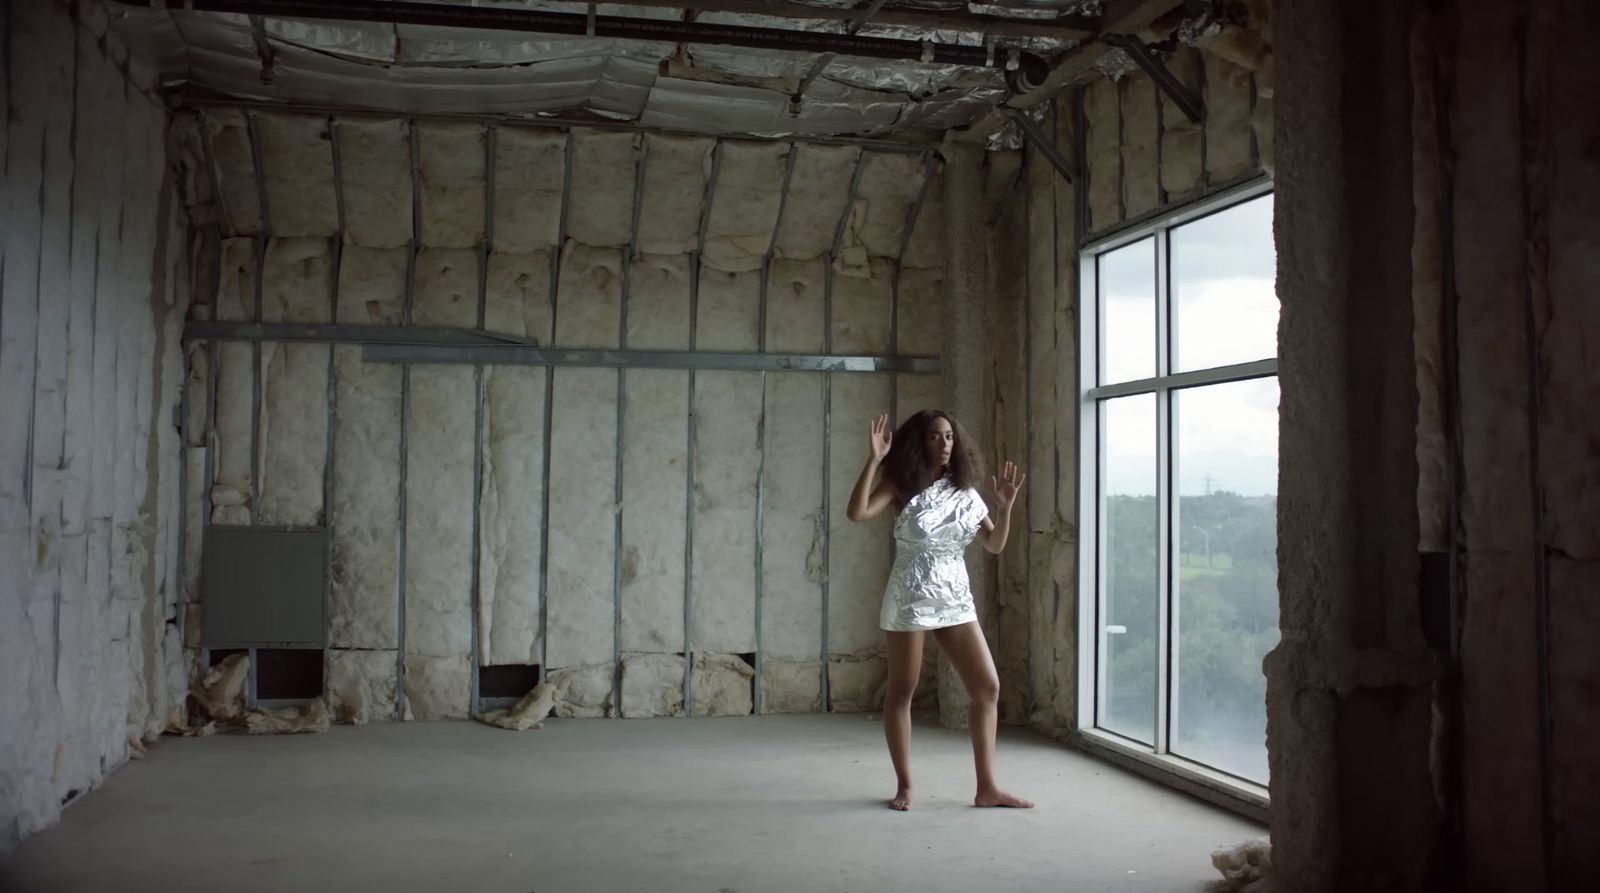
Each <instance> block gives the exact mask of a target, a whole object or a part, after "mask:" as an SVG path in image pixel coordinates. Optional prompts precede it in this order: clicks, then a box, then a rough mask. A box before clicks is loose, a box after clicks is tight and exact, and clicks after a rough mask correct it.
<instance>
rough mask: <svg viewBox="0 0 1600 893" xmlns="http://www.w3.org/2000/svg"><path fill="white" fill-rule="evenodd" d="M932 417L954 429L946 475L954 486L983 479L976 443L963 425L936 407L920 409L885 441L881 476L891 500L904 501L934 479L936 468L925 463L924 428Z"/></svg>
mask: <svg viewBox="0 0 1600 893" xmlns="http://www.w3.org/2000/svg"><path fill="white" fill-rule="evenodd" d="M934 419H944V420H945V421H947V422H949V423H950V430H951V431H952V432H954V433H955V443H954V444H952V445H951V447H950V477H951V479H952V480H953V481H954V483H955V485H956V487H957V488H962V489H965V488H967V487H977V486H978V483H979V482H980V481H982V480H983V474H984V470H983V457H982V456H981V455H980V454H979V453H978V445H977V443H976V442H975V441H974V440H973V439H972V438H970V437H968V436H967V432H966V429H964V428H962V427H961V423H960V422H958V421H956V420H955V418H953V417H952V416H951V415H950V414H949V413H946V412H944V411H943V410H939V409H924V410H922V411H921V412H917V413H913V414H912V416H911V417H910V418H908V419H906V420H905V422H904V423H902V424H901V425H900V428H899V430H897V431H895V432H894V438H893V439H892V440H890V441H889V455H888V456H885V457H884V460H883V476H884V478H885V479H887V480H888V481H889V482H890V483H891V484H893V485H894V489H895V502H896V503H898V504H899V505H902V506H903V505H905V504H906V503H908V502H910V501H911V498H912V497H914V496H916V495H917V494H918V493H921V492H922V491H923V490H926V489H927V488H928V486H929V485H930V484H932V483H933V482H934V481H936V480H938V479H939V477H940V475H939V472H940V469H938V468H934V467H932V466H931V465H929V463H928V452H927V441H928V428H929V427H930V426H931V425H932V424H933V420H934Z"/></svg>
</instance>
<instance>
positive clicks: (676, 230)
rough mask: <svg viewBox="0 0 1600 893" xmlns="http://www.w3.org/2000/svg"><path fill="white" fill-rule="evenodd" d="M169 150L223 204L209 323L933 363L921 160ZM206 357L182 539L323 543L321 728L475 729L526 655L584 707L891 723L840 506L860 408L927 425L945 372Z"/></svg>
mask: <svg viewBox="0 0 1600 893" xmlns="http://www.w3.org/2000/svg"><path fill="white" fill-rule="evenodd" d="M178 130H179V132H180V133H182V134H184V135H185V137H184V138H185V139H186V140H187V141H188V142H189V143H191V144H192V145H194V146H195V147H197V151H198V152H199V157H198V160H197V162H196V167H197V176H198V177H199V178H200V179H204V180H207V181H208V182H209V181H211V180H214V181H215V182H216V183H217V184H218V188H217V195H218V197H219V201H218V202H217V203H216V205H217V207H216V208H215V209H214V210H208V209H196V213H197V215H199V216H198V218H197V219H212V218H209V217H206V216H205V215H206V214H208V213H209V214H212V215H214V219H215V220H216V222H217V226H216V232H215V233H214V237H213V238H212V239H211V240H210V241H206V240H200V242H198V243H197V250H198V251H199V252H200V255H201V257H202V258H203V259H204V265H205V266H207V267H208V268H211V269H216V270H218V271H219V272H218V273H217V277H216V284H215V287H214V288H213V289H212V290H211V292H210V293H209V294H208V295H207V296H206V300H205V301H204V302H203V304H204V306H203V307H202V308H199V309H197V314H196V315H197V318H199V317H201V316H204V315H210V316H212V317H214V318H217V319H221V320H229V321H253V320H257V319H260V320H263V321H266V322H288V323H300V324H310V325H315V324H320V323H326V322H336V323H338V324H340V325H341V326H356V327H371V328H372V329H373V330H374V331H375V330H376V329H377V327H385V326H388V327H393V326H399V325H414V326H425V327H433V328H441V327H442V328H456V329H477V328H483V329H486V330H488V331H491V332H496V333H501V334H505V335H509V336H512V337H514V338H516V339H521V340H525V341H527V342H530V343H532V344H537V345H546V346H553V347H556V348H573V349H577V348H591V349H592V348H603V349H621V350H625V351H670V352H687V351H695V352H699V353H702V354H704V353H712V352H714V353H734V354H745V353H749V354H759V353H764V352H765V353H788V354H823V353H833V354H847V355H872V356H884V355H890V354H894V353H902V354H911V355H921V356H937V354H938V350H939V345H938V339H937V336H936V335H934V334H930V333H936V332H937V327H938V323H937V313H938V307H939V304H940V301H939V297H938V295H939V292H940V290H941V289H942V272H941V270H942V264H943V251H942V248H941V245H942V241H943V238H942V235H943V234H942V225H941V223H940V221H939V218H938V215H939V213H940V212H939V208H938V203H937V201H933V202H926V203H925V202H924V197H925V196H926V195H927V193H928V191H929V188H930V186H931V185H932V182H933V178H934V177H935V176H936V175H937V165H936V164H935V163H932V162H931V161H930V159H929V157H928V156H927V155H926V154H924V153H921V152H916V151H896V150H893V149H888V148H865V149H864V148H863V147H860V146H833V145H812V144H804V143H789V142H778V141H737V140H716V139H712V138H691V137H665V136H657V135H654V134H640V133H637V132H634V131H625V130H619V131H607V130H588V129H581V128H580V129H573V130H571V131H565V130H554V129H534V128H522V127H518V126H514V125H511V124H505V125H494V126H485V125H479V124H460V123H443V122H430V121H383V120H367V119H348V120H347V119H328V118H320V117H319V118H312V117H307V116H303V115H301V116H285V115H277V114H269V113H265V112H259V111H246V110H240V109H225V108H224V109H207V110H205V111H203V112H197V113H192V114H189V115H187V116H186V117H185V118H184V120H183V122H182V123H181V125H180V127H179V128H178ZM285 165H298V166H303V167H304V168H305V169H306V170H307V171H308V175H307V176H308V179H307V180H306V182H305V183H304V188H303V189H299V188H291V181H292V180H293V177H292V175H289V174H285V173H283V172H284V171H285V170H288V169H289V168H287V167H285ZM323 191H328V192H331V194H332V196H333V198H332V201H331V202H330V201H329V200H328V199H327V198H326V197H325V196H324V195H322V194H321V193H322V192H323ZM312 193H317V194H316V195H313V194H312ZM925 205H926V206H925ZM330 210H331V213H330ZM413 221H414V222H413ZM914 234H915V235H916V238H913V235H914ZM702 249H703V250H702ZM258 290H259V296H260V297H259V301H258V298H257V295H258ZM902 330H903V332H904V335H903V337H902V336H899V335H897V332H899V331H902ZM357 331H358V332H359V329H358V330H357ZM355 337H357V338H359V337H360V335H359V334H357V335H356V336H355ZM897 339H898V340H901V341H903V342H904V343H903V344H902V345H900V346H898V347H897V345H896V343H895V342H896V340H897ZM330 349H331V355H330ZM191 356H192V358H193V359H192V362H191V367H192V368H191V387H192V388H202V389H204V388H211V387H214V388H215V391H216V395H217V396H216V407H215V412H214V414H213V415H212V416H211V417H210V418H209V419H207V418H205V416H204V415H202V416H200V421H202V422H205V423H209V424H210V426H211V427H212V428H213V429H215V431H216V437H215V438H214V439H213V440H212V441H211V443H210V446H211V449H210V452H209V454H208V453H206V451H205V450H204V449H203V447H204V446H205V443H204V442H197V444H196V445H197V446H199V447H201V448H202V449H201V451H200V453H199V455H195V456H191V461H192V462H193V463H194V464H195V465H196V467H199V468H205V467H208V464H209V467H210V468H211V469H212V470H213V477H212V481H213V486H212V488H211V490H210V492H209V494H206V493H201V492H197V491H198V490H200V489H203V488H197V491H191V499H190V504H189V513H190V516H191V518H192V519H194V521H195V522H198V527H203V526H204V524H205V523H206V521H205V519H206V514H207V513H206V509H205V505H206V504H207V502H206V500H207V499H208V498H209V505H210V514H209V519H210V521H209V523H214V524H252V523H254V524H266V523H275V524H288V525H295V526H304V525H320V524H323V523H327V524H328V525H330V528H331V529H330V534H331V541H332V546H333V561H332V581H331V590H330V610H329V635H330V640H329V647H330V651H329V655H328V661H327V666H328V670H327V684H328V694H329V697H330V702H331V703H332V705H333V708H334V709H333V712H334V714H335V716H336V718H338V719H340V720H343V721H352V722H359V721H365V720H371V719H389V718H395V717H401V716H407V717H412V718H417V719H431V718H447V717H461V716H466V715H468V714H469V713H472V712H473V711H474V710H475V709H476V708H477V705H476V704H475V702H474V700H473V697H474V694H475V692H478V691H479V687H478V674H477V671H476V670H475V667H474V663H476V665H477V666H478V667H484V666H506V665H522V666H532V667H538V668H539V672H541V673H543V674H544V675H545V676H546V677H547V678H549V679H550V680H551V681H552V682H554V683H556V684H557V686H558V687H559V688H560V689H561V693H562V701H561V703H560V704H559V705H558V707H557V713H558V714H560V715H570V716H602V715H623V716H655V715H670V714H682V713H684V712H685V711H686V710H688V711H691V712H693V713H695V714H700V715H706V714H710V715H725V714H746V713H750V712H752V710H756V709H759V710H761V711H763V712H805V711H815V710H820V709H834V710H869V709H873V708H874V707H876V706H877V705H878V703H879V702H880V700H879V699H881V696H882V691H881V689H882V685H883V679H884V668H883V663H882V634H881V632H879V631H878V630H877V625H876V612H877V602H878V599H879V597H880V596H881V593H882V585H883V581H884V578H885V577H886V574H887V562H888V558H889V549H888V526H887V523H883V524H878V525H870V526H866V527H858V526H855V525H848V524H847V523H846V522H845V521H844V519H843V513H842V510H840V507H841V506H842V504H843V500H844V498H845V496H847V495H848V489H849V485H850V483H851V482H853V480H854V475H855V473H856V471H857V469H858V463H859V461H860V456H861V453H862V430H863V429H864V426H865V424H866V421H867V419H869V418H870V417H871V416H872V415H874V414H877V413H880V412H886V411H889V410H890V409H891V408H894V400H895V397H894V396H893V395H894V394H895V393H896V389H897V387H898V388H900V389H901V390H903V391H904V393H905V395H906V398H905V399H906V400H908V401H914V405H911V404H904V403H903V404H902V405H900V406H899V407H898V411H899V412H900V414H902V415H904V414H905V413H908V412H910V411H912V410H913V409H917V408H921V407H922V406H923V405H925V404H927V403H931V402H933V401H934V399H935V397H936V392H934V391H933V390H932V389H930V388H923V389H920V390H919V389H918V388H917V387H916V383H917V382H918V381H926V382H934V381H936V379H935V377H934V376H930V375H925V374H924V375H911V374H900V375H891V374H887V373H885V374H860V373H818V372H798V371H797V372H773V373H762V372H756V371H741V370H739V369H737V368H731V367H730V368H721V369H715V368H705V369H697V370H693V371H690V370H685V369H663V368H644V367H630V368H627V369H625V370H619V369H617V368H602V367H595V368H581V367H561V368H555V369H545V368H540V367H520V366H509V365H489V366H484V367H483V368H482V369H481V370H480V369H475V368H474V367H473V366H472V365H455V366H451V365H413V366H410V367H401V366H398V365H390V364H382V363H374V362H366V361H364V360H363V359H362V356H361V348H360V347H359V346H356V345H337V346H333V347H331V348H330V347H329V346H327V345H322V344H314V343H313V344H303V343H301V344H279V343H274V342H272V341H270V340H269V341H267V342H262V343H251V342H248V341H223V342H220V343H217V344H196V345H194V346H193V347H192V350H191ZM330 356H331V359H330ZM330 394H331V400H330V399H329V396H328V395H330ZM830 426H831V427H830ZM475 445H476V451H475V449H474V447H475ZM208 457H209V458H208ZM825 466H826V467H828V468H830V469H831V472H832V473H831V483H830V482H829V481H827V480H825V478H824V473H823V470H824V467H825ZM847 478H848V479H847ZM474 482H476V484H477V486H476V490H475V489H474ZM195 533H196V534H197V535H201V536H203V530H199V529H197V530H196V531H195ZM830 541H831V542H830ZM830 546H831V548H830ZM474 549H475V550H476V551H474ZM824 555H828V556H829V558H828V560H827V561H824ZM199 601H203V599H200V598H198V596H197V597H196V602H197V606H196V608H195V611H194V614H195V615H196V616H198V614H199V607H198V602H199ZM824 605H827V610H824ZM199 632H200V626H199V624H198V623H195V624H192V636H191V639H190V642H191V645H193V646H198V643H199V640H198V635H199ZM686 654H692V655H693V660H692V661H686V660H685V655H686ZM825 664H826V665H830V666H831V667H832V670H831V674H832V683H833V684H832V685H831V686H830V688H831V691H832V697H831V698H830V699H829V700H828V701H826V702H825V701H824V699H823V691H824V684H825V682H824V679H823V675H822V672H821V670H822V667H823V666H824V665H825Z"/></svg>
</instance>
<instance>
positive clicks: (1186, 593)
mask: <svg viewBox="0 0 1600 893" xmlns="http://www.w3.org/2000/svg"><path fill="white" fill-rule="evenodd" d="M1265 190H1266V187H1265V186H1264V185H1263V186H1257V187H1255V188H1253V189H1250V190H1246V191H1243V192H1239V193H1234V194H1232V195H1230V196H1226V197H1223V198H1220V199H1218V200H1215V201H1213V202H1211V203H1208V204H1207V205H1204V206H1198V207H1195V208H1192V209H1189V210H1187V211H1185V212H1182V213H1180V214H1176V215H1173V216H1172V217H1170V218H1168V219H1166V220H1163V221H1160V222H1157V223H1154V224H1151V225H1148V226H1145V227H1142V228H1141V229H1139V230H1137V231H1132V232H1128V233H1125V234H1121V235H1118V236H1116V237H1113V238H1112V239H1109V240H1107V241H1105V242H1103V243H1100V244H1092V245H1090V246H1089V248H1088V249H1087V250H1086V251H1085V253H1084V256H1083V263H1082V269H1083V279H1084V282H1083V291H1082V292H1081V294H1082V295H1083V296H1084V300H1083V308H1084V313H1083V315H1082V319H1083V326H1084V329H1083V339H1082V345H1083V369H1082V381H1083V384H1084V391H1083V407H1084V418H1083V426H1082V429H1081V430H1082V432H1083V434H1082V436H1083V444H1082V446H1083V452H1082V456H1083V462H1082V468H1083V497H1084V498H1083V518H1082V530H1083V532H1084V536H1083V539H1082V542H1083V562H1082V565H1081V567H1082V569H1083V573H1082V580H1083V598H1082V602H1081V603H1082V606H1083V623H1082V625H1081V628H1082V630H1083V636H1084V640H1083V643H1082V645H1083V648H1082V654H1083V665H1082V678H1083V679H1084V682H1085V685H1084V692H1083V693H1084V698H1083V699H1082V701H1083V702H1084V707H1083V709H1084V711H1085V714H1084V716H1083V717H1082V719H1083V721H1084V722H1083V725H1085V726H1092V727H1093V728H1094V729H1096V730H1097V732H1096V734H1099V735H1102V736H1105V737H1107V739H1108V740H1111V741H1113V742H1118V743H1120V746H1122V747H1124V748H1127V749H1130V750H1133V751H1142V752H1146V753H1149V754H1152V755H1156V756H1158V757H1159V756H1169V757H1177V758H1180V759H1182V760H1185V761H1188V762H1191V763H1198V764H1201V765H1203V766H1207V767H1210V768H1211V769H1213V770H1216V771H1218V772H1221V773H1225V774H1227V775H1231V776H1234V777H1237V778H1240V779H1243V780H1246V781H1249V782H1254V783H1257V784H1262V785H1265V784H1266V782H1267V753H1266V682H1265V679H1264V677H1263V675H1262V670H1261V660H1262V658H1263V657H1265V656H1266V653H1267V652H1268V651H1269V650H1271V648H1272V647H1273V646H1274V645H1275V644H1277V640H1278V589H1277V577H1278V574H1277V508H1278V506H1277V502H1278V500H1277V493H1278V381H1277V371H1278V361H1277V332H1278V300H1277V295H1276V291H1275V270H1276V268H1277V258H1276V255H1275V253H1274V250H1273V243H1272V195H1271V194H1270V193H1268V192H1266V191H1265Z"/></svg>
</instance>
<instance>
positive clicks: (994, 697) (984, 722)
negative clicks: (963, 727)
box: [889, 623, 1033, 809]
mask: <svg viewBox="0 0 1600 893" xmlns="http://www.w3.org/2000/svg"><path fill="white" fill-rule="evenodd" d="M933 635H934V638H936V639H937V640H938V642H939V650H940V651H943V652H944V656H945V659H946V660H948V661H950V663H951V665H952V666H954V667H955V668H956V672H957V673H959V674H961V681H962V683H964V684H965V685H966V687H967V696H968V697H969V698H971V700H972V708H971V713H970V714H969V716H968V719H967V725H968V726H969V727H970V728H971V730H972V760H973V762H974V763H975V764H976V766H977V770H978V794H977V796H976V797H975V798H973V803H974V804H976V805H978V806H1014V807H1019V808H1022V809H1027V808H1029V807H1031V806H1033V804H1032V803H1030V802H1028V801H1027V800H1024V799H1022V798H1021V797H1016V796H1013V795H1011V794H1008V793H1006V792H1005V791H1002V790H1000V788H999V786H998V785H996V784H995V781H994V736H995V726H996V724H997V723H998V722H999V719H1000V676H999V675H998V674H997V673H996V672H995V669H994V659H993V658H992V657H990V656H989V646H988V644H987V643H985V642H984V640H983V631H982V630H980V629H979V628H978V624H976V623H963V624H962V625H960V626H952V627H947V628H945V629H941V630H935V631H934V634H933ZM889 653H890V659H891V667H892V666H893V655H894V650H893V646H890V652H889ZM890 672H891V674H892V673H893V670H892V669H891V670H890ZM892 678H893V677H892V675H891V679H892ZM890 685H891V687H892V686H893V682H892V681H891V683H890Z"/></svg>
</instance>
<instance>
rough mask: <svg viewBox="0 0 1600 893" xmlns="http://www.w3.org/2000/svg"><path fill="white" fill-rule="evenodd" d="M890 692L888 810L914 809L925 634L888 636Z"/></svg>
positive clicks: (886, 704)
mask: <svg viewBox="0 0 1600 893" xmlns="http://www.w3.org/2000/svg"><path fill="white" fill-rule="evenodd" d="M886 635H887V636H888V639H889V689H888V691H887V692H886V693H885V694H884V696H883V737H884V739H885V740H886V741H888V742H889V759H890V760H891V761H892V762H893V763H894V777H895V784H896V788H895V792H894V799H893V800H890V801H889V808H890V809H894V810H898V811H900V812H904V811H906V810H908V809H910V808H911V700H912V698H913V697H914V696H915V695H916V693H917V680H918V679H919V678H920V677H921V676H922V639H923V637H924V636H925V635H927V634H926V633H922V632H906V633H901V632H889V633H886Z"/></svg>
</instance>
